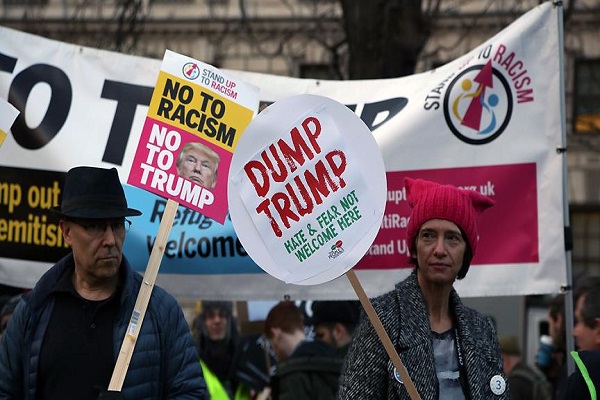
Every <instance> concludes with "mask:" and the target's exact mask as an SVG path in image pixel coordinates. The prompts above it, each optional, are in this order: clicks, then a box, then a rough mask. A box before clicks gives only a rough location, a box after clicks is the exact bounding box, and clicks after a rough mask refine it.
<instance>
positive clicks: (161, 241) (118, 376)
mask: <svg viewBox="0 0 600 400" xmlns="http://www.w3.org/2000/svg"><path fill="white" fill-rule="evenodd" d="M178 207H179V203H177V202H176V201H174V200H171V199H169V200H167V205H166V206H165V211H164V213H163V215H162V218H161V220H160V227H159V228H158V234H157V235H156V239H155V240H154V245H153V246H152V252H151V253H150V259H149V260H148V265H147V267H146V271H145V272H144V279H143V281H142V286H141V287H140V291H139V292H138V297H137V300H136V302H135V306H134V307H133V313H132V314H131V319H130V320H129V326H128V327H127V331H126V332H125V337H124V338H123V344H122V345H121V350H120V351H119V357H118V358H117V363H116V365H115V369H114V370H113V374H112V377H111V379H110V383H109V385H108V390H109V391H113V392H120V391H121V388H122V387H123V382H124V381H125V375H127V369H128V368H129V362H130V361H131V356H132V355H133V350H134V348H135V343H136V341H137V337H138V335H139V333H140V329H141V328H142V322H144V315H146V309H147V308H148V303H149V302H150V296H151V295H152V289H153V288H154V282H156V276H157V275H158V269H159V268H160V262H161V260H162V256H163V254H164V252H165V246H166V244H167V240H168V239H169V234H170V233H171V227H172V226H173V220H174V219H175V213H176V212H177V208H178Z"/></svg>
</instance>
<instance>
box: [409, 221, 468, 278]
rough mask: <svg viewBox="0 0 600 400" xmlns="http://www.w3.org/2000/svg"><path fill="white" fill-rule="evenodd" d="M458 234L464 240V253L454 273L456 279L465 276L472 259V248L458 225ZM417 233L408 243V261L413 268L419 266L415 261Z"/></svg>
mask: <svg viewBox="0 0 600 400" xmlns="http://www.w3.org/2000/svg"><path fill="white" fill-rule="evenodd" d="M458 229H460V234H461V235H462V237H463V239H464V240H465V244H466V247H465V255H464V257H463V263H462V266H461V267H460V270H459V271H458V274H457V275H456V279H459V280H460V279H462V278H464V277H465V276H467V272H469V268H470V267H471V261H473V250H472V249H471V245H470V244H469V240H468V239H467V235H465V231H463V230H462V228H461V227H460V226H459V227H458ZM418 237H419V235H417V236H415V240H414V241H413V242H412V243H411V245H410V256H409V259H408V262H409V263H411V264H412V265H414V266H415V269H417V268H419V263H418V261H417V239H418Z"/></svg>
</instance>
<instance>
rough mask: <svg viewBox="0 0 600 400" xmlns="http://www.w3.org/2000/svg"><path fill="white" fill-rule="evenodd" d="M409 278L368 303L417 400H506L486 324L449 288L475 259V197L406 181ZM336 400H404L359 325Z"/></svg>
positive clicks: (485, 202) (479, 198) (481, 203)
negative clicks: (402, 365) (410, 264)
mask: <svg viewBox="0 0 600 400" xmlns="http://www.w3.org/2000/svg"><path fill="white" fill-rule="evenodd" d="M404 182H405V185H406V195H407V201H408V203H409V205H410V206H411V207H412V211H411V215H410V220H409V223H408V226H407V243H409V246H410V249H411V251H410V262H411V263H412V264H413V265H414V266H415V268H414V271H413V272H412V274H411V275H410V276H409V277H408V278H406V279H405V280H404V281H402V282H400V283H399V284H397V285H396V288H395V289H394V290H393V291H391V292H389V293H387V294H384V295H382V296H379V297H377V298H375V299H373V300H372V303H373V307H374V308H375V310H376V311H377V315H378V316H379V319H380V320H381V322H382V323H383V326H384V327H385V330H386V332H387V333H388V335H389V336H390V339H391V340H392V343H393V344H394V347H395V349H396V352H397V353H398V355H399V356H400V359H401V360H402V363H403V364H404V366H405V367H406V370H407V372H408V374H409V376H410V377H411V380H412V381H413V383H414V386H415V388H416V390H417V392H418V393H419V395H420V396H421V398H422V399H453V400H457V399H474V400H475V399H476V400H482V399H509V398H510V395H509V393H508V387H507V381H506V376H505V375H504V372H503V370H502V359H501V355H500V346H499V344H498V339H497V336H496V332H495V329H494V325H493V323H492V321H491V320H490V319H489V318H487V317H484V316H483V315H481V314H479V313H478V312H477V311H475V310H472V309H469V308H467V307H465V306H464V305H463V304H462V302H461V300H460V297H459V296H458V294H457V293H456V291H455V290H454V287H453V284H454V281H455V280H456V279H462V278H464V277H465V276H466V274H467V272H468V270H469V266H470V264H471V260H472V259H473V255H474V254H475V252H476V251H477V244H478V241H479V235H478V232H477V216H478V214H480V213H481V212H483V211H484V210H485V209H487V208H489V207H491V206H492V205H493V201H492V200H491V199H489V198H488V197H485V196H483V195H481V194H479V193H478V192H475V191H472V190H462V189H458V188H456V187H454V186H450V185H440V184H437V183H434V182H429V181H424V180H420V179H410V178H405V181H404ZM338 398H339V399H352V400H357V399H369V400H371V399H409V398H410V394H409V392H408V390H407V389H406V387H405V385H404V383H403V381H402V378H401V376H400V374H399V373H398V371H397V370H396V369H395V368H394V365H393V363H392V362H391V360H390V359H389V357H388V356H387V353H386V351H385V349H384V347H383V345H382V343H381V340H380V339H379V337H378V335H377V333H376V331H375V329H374V328H373V326H372V325H371V323H370V321H369V320H368V319H367V318H362V320H361V323H360V325H359V327H358V329H357V331H356V333H355V337H354V340H353V342H352V345H351V347H350V349H349V351H348V354H347V356H346V360H345V364H344V369H343V371H342V376H341V378H340V387H339V393H338Z"/></svg>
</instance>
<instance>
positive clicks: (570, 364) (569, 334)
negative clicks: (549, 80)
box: [552, 0, 575, 375]
mask: <svg viewBox="0 0 600 400" xmlns="http://www.w3.org/2000/svg"><path fill="white" fill-rule="evenodd" d="M552 4H553V5H554V7H556V8H557V13H556V15H557V23H558V67H559V71H558V72H559V82H558V87H559V90H560V96H559V99H560V131H561V139H562V144H561V146H562V147H561V149H559V150H558V153H559V154H560V156H561V158H562V182H563V185H562V187H563V222H564V227H565V244H566V243H572V240H571V238H568V237H566V236H567V235H571V229H570V228H571V225H570V221H569V192H568V190H569V189H568V188H569V185H568V177H569V174H568V170H567V127H566V124H567V123H566V112H565V110H566V105H565V72H564V71H565V62H564V51H565V50H564V47H565V44H564V21H563V11H564V10H563V2H562V1H561V0H554V1H553V2H552ZM571 252H572V248H571V246H566V245H565V261H566V266H567V271H566V273H567V283H566V286H565V311H564V312H565V336H566V348H567V355H566V357H567V373H568V374H569V375H571V374H572V373H573V372H575V362H574V361H573V359H572V358H571V357H569V354H570V353H571V351H573V350H574V349H575V340H574V339H573V311H574V308H573V269H572V265H571Z"/></svg>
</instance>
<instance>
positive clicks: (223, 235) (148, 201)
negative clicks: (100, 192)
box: [123, 185, 264, 275]
mask: <svg viewBox="0 0 600 400" xmlns="http://www.w3.org/2000/svg"><path fill="white" fill-rule="evenodd" d="M123 187H124V189H125V195H126V196H127V202H128V203H129V206H130V207H133V208H137V209H138V210H140V211H142V213H143V214H142V215H141V216H139V217H133V218H131V221H132V225H131V228H130V230H129V232H128V233H127V239H126V240H125V244H124V247H123V253H124V254H125V255H126V256H127V258H128V259H129V261H130V262H131V264H132V265H133V266H134V268H136V269H137V270H138V271H140V272H143V271H144V270H145V269H146V265H148V260H149V258H150V253H151V252H152V247H153V245H154V240H155V239H156V235H157V233H158V229H159V226H160V220H161V218H162V214H163V212H164V209H165V206H166V204H167V200H166V199H165V198H163V197H160V196H157V195H155V194H152V193H150V192H147V191H145V190H143V189H139V188H136V187H134V186H129V185H123ZM160 272H161V273H165V274H189V275H211V274H253V273H256V274H264V271H263V270H262V269H260V267H258V266H257V265H256V263H255V262H254V261H252V259H251V258H250V256H248V254H247V253H246V251H245V250H244V248H243V246H242V244H241V243H240V241H239V239H238V237H237V235H236V234H235V231H234V229H233V225H232V223H231V219H230V218H229V216H228V217H227V218H226V219H225V223H224V224H223V225H221V224H220V223H218V222H216V221H214V220H212V219H210V218H208V217H206V216H204V215H202V214H200V213H199V212H197V211H193V210H190V209H189V208H186V207H183V206H180V207H179V208H178V210H177V214H176V215H175V219H174V221H173V226H172V227H171V232H170V235H169V240H168V241H167V245H166V248H165V252H164V255H163V258H162V263H161V266H160Z"/></svg>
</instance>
